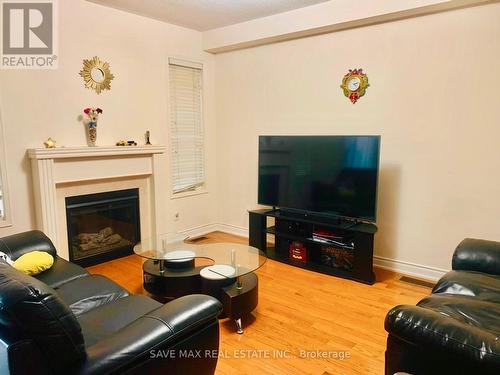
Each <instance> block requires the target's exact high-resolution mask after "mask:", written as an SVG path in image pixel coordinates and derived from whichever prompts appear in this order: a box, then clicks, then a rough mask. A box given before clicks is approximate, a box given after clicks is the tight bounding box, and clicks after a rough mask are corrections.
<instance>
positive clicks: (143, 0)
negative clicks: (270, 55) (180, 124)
mask: <svg viewBox="0 0 500 375" xmlns="http://www.w3.org/2000/svg"><path fill="white" fill-rule="evenodd" d="M88 1H90V2H93V3H97V4H101V5H105V6H108V7H112V8H115V9H120V10H124V11H127V12H131V13H135V14H139V15H141V16H145V17H150V18H154V19H157V20H160V21H164V22H168V23H171V24H174V25H179V26H184V27H188V28H190V29H195V30H199V31H206V30H211V29H215V28H218V27H223V26H227V25H232V24H235V23H240V22H244V21H249V20H253V19H256V18H261V17H265V16H270V15H272V14H277V13H283V12H286V11H289V10H292V9H298V8H303V7H307V6H309V5H314V4H319V3H324V2H326V1H328V0H140V1H138V0H88Z"/></svg>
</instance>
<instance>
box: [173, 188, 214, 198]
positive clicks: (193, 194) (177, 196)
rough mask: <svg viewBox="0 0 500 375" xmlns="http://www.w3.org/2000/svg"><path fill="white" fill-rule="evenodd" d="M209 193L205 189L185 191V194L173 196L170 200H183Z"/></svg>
mask: <svg viewBox="0 0 500 375" xmlns="http://www.w3.org/2000/svg"><path fill="white" fill-rule="evenodd" d="M207 193H208V191H207V190H205V189H200V190H193V191H185V192H183V193H177V194H172V195H171V196H170V199H181V198H187V197H193V196H195V195H201V194H207Z"/></svg>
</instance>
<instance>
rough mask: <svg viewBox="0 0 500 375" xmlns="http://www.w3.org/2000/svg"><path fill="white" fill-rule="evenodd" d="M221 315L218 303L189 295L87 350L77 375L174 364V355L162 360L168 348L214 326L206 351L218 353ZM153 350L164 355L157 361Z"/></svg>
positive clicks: (200, 344)
mask: <svg viewBox="0 0 500 375" xmlns="http://www.w3.org/2000/svg"><path fill="white" fill-rule="evenodd" d="M221 311H222V306H221V304H220V302H219V301H217V300H216V299H215V298H213V297H209V296H206V295H189V296H185V297H181V298H178V299H176V300H174V301H171V302H169V303H167V304H165V305H163V306H162V307H159V308H158V309H156V310H153V311H152V312H150V313H148V314H146V315H144V316H142V317H140V318H139V319H137V320H135V321H134V322H132V323H131V324H129V325H127V326H126V327H124V328H122V329H121V330H119V331H118V332H116V333H115V334H113V335H112V336H110V337H107V338H105V339H104V340H101V341H99V342H97V343H96V344H94V345H93V346H91V347H88V348H87V360H86V361H85V362H84V363H83V365H82V367H81V368H80V369H79V371H78V373H79V374H114V373H124V372H125V371H127V370H130V368H137V367H139V368H140V367H141V366H143V365H144V364H145V363H147V362H148V361H149V362H154V361H156V362H157V363H153V364H149V367H150V368H151V367H153V368H154V367H155V366H160V365H162V366H165V363H163V364H160V362H162V360H161V358H163V361H165V360H167V361H169V362H173V361H175V354H172V357H171V358H166V359H165V355H166V354H167V353H168V349H169V348H173V347H176V345H177V344H179V343H180V342H185V341H186V340H187V338H189V337H190V336H197V334H198V332H202V331H203V330H204V329H206V327H207V326H215V327H214V328H213V329H214V330H215V331H214V332H213V333H212V334H211V335H210V336H211V338H210V340H211V341H210V343H209V345H208V348H209V349H211V350H218V343H219V341H218V340H219V336H218V321H217V317H218V315H219V314H220V313H221ZM187 341H188V343H189V344H191V345H192V346H193V347H192V348H188V349H187V350H189V349H192V350H195V349H197V348H198V347H203V345H204V343H203V339H200V338H198V337H197V339H196V340H192V341H189V340H187ZM154 350H163V351H164V352H162V353H161V354H162V356H160V357H161V358H160V359H157V356H155V354H156V353H154V352H152V351H154ZM168 367H171V368H173V367H174V366H170V365H168ZM167 369H168V368H167ZM141 371H142V370H141ZM144 371H146V369H144ZM144 371H142V372H144Z"/></svg>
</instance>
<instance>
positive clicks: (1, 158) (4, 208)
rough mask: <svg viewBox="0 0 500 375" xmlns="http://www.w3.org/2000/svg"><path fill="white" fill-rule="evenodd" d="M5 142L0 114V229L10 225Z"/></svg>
mask: <svg viewBox="0 0 500 375" xmlns="http://www.w3.org/2000/svg"><path fill="white" fill-rule="evenodd" d="M4 146H5V142H4V132H3V127H2V116H1V113H0V227H4V226H8V225H10V212H9V201H8V198H7V169H6V168H7V167H6V165H5V147H4Z"/></svg>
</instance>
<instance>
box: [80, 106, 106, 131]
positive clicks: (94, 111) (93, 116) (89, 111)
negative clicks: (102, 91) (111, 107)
mask: <svg viewBox="0 0 500 375" xmlns="http://www.w3.org/2000/svg"><path fill="white" fill-rule="evenodd" d="M83 113H85V114H86V115H87V116H88V118H89V121H88V122H87V126H88V127H89V128H90V129H92V128H96V127H97V120H98V119H99V115H100V114H101V113H102V109H101V108H85V109H84V110H83Z"/></svg>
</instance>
